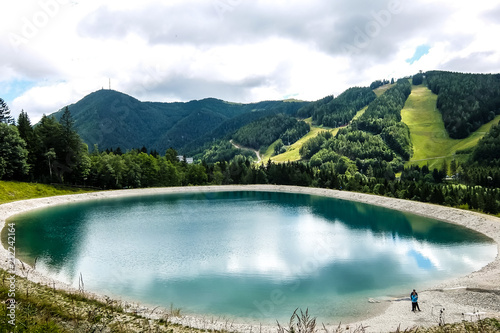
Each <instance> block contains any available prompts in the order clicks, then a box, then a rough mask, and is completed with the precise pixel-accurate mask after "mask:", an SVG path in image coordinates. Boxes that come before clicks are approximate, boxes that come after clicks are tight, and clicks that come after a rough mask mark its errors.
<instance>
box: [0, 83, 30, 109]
mask: <svg viewBox="0 0 500 333" xmlns="http://www.w3.org/2000/svg"><path fill="white" fill-rule="evenodd" d="M35 85H36V83H35V82H33V81H26V80H15V81H9V82H0V98H2V99H3V100H4V101H5V102H6V103H7V105H8V106H9V108H11V110H12V101H14V99H16V98H17V97H19V96H21V95H22V94H24V93H25V92H26V91H28V90H29V89H31V88H32V87H34V86H35ZM19 111H21V110H19Z"/></svg>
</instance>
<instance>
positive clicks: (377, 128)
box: [300, 80, 412, 179]
mask: <svg viewBox="0 0 500 333" xmlns="http://www.w3.org/2000/svg"><path fill="white" fill-rule="evenodd" d="M410 93H411V85H410V83H409V81H408V80H399V81H398V82H397V84H396V85H395V86H394V87H392V88H390V89H388V90H387V91H386V92H385V93H384V94H383V95H382V96H380V97H379V98H377V99H375V100H374V101H372V102H371V103H370V104H369V105H368V108H367V110H366V111H365V113H364V114H363V115H362V116H361V117H360V118H359V119H357V120H355V121H353V122H352V124H351V125H350V126H348V127H346V128H342V129H340V130H339V131H338V133H337V135H336V136H335V137H333V136H332V134H331V133H329V132H323V133H320V134H319V135H318V136H316V137H315V138H312V139H310V140H308V141H307V142H306V143H305V144H304V145H303V146H302V147H301V149H300V155H301V157H302V158H303V159H310V164H311V165H312V166H314V167H320V166H322V165H323V164H325V163H328V164H330V167H331V168H332V169H333V170H335V172H339V173H342V174H345V173H346V172H347V173H348V174H350V175H353V174H355V173H356V172H361V173H362V174H364V175H366V174H369V175H370V176H375V177H380V178H387V179H394V177H395V176H394V173H395V172H397V171H401V170H402V168H403V160H408V159H409V158H410V157H411V154H412V147H411V140H410V132H409V129H408V127H407V126H406V125H405V124H404V123H402V122H401V109H402V108H403V106H404V103H405V101H406V99H407V98H408V96H409V95H410Z"/></svg>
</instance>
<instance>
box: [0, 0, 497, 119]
mask: <svg viewBox="0 0 500 333" xmlns="http://www.w3.org/2000/svg"><path fill="white" fill-rule="evenodd" d="M0 6H1V7H2V8H0V10H2V12H4V13H8V15H4V19H3V20H2V21H1V22H0V47H1V49H2V53H1V54H0V87H2V88H3V89H5V91H0V94H5V95H8V92H7V91H10V92H12V91H14V90H15V89H10V86H13V85H14V84H15V82H20V81H21V82H30V85H29V86H28V85H27V86H26V89H25V90H20V91H19V95H18V96H15V97H11V96H10V95H8V96H9V98H11V100H7V102H8V103H9V105H10V107H11V109H12V112H13V114H14V115H16V114H18V113H19V112H20V111H21V109H24V110H26V111H27V112H28V114H29V115H30V117H31V118H32V120H34V121H36V120H37V119H39V117H40V116H41V114H42V113H51V112H54V111H56V110H58V109H59V108H61V107H63V106H64V105H66V104H70V103H74V102H76V101H78V100H79V99H81V98H83V97H84V96H85V95H86V94H88V93H90V92H92V91H95V90H97V89H100V88H101V87H107V85H108V78H111V84H112V88H113V89H116V90H120V91H123V92H125V93H128V94H131V95H133V96H134V97H137V98H139V99H141V100H153V101H174V100H179V101H187V100H190V99H201V98H205V97H216V98H221V99H225V100H229V101H234V102H254V101H259V100H264V99H282V98H286V97H287V96H294V97H296V98H302V99H306V100H315V99H319V98H322V97H324V96H325V95H329V94H332V93H333V94H335V95H337V94H339V93H341V92H342V91H343V90H345V89H347V88H348V87H350V86H353V85H369V84H370V82H371V81H373V80H376V79H381V78H391V77H394V78H398V77H401V76H405V75H411V74H414V73H415V72H417V71H418V70H431V69H446V70H456V71H470V72H500V61H499V60H500V45H498V43H496V42H495V41H496V36H498V35H499V34H500V20H499V19H498V15H496V13H499V12H500V6H498V4H497V1H495V0H485V1H481V2H475V3H470V2H468V1H463V0H461V1H456V0H455V1H452V0H440V1H429V0H417V1H412V2H407V1H400V0H390V1H389V0H371V1H368V0H353V1H342V2H339V1H336V2H330V1H324V0H311V1H308V2H304V1H298V0H293V1H292V0H289V1H281V0H280V1H278V0H275V1H263V0H262V1H260V0H259V1H250V0H231V1H229V0H210V1H197V0H189V1H180V0H179V1H177V0H176V1H172V0H170V1H159V0H147V1H141V2H137V1H131V0H121V1H118V0H106V1H97V0H88V1H82V2H77V1H70V0H26V1H21V2H19V1H18V2H8V3H7V4H2V5H0ZM384 15H385V16H384ZM12 41H14V42H12ZM13 44H14V45H15V46H16V47H13ZM424 44H425V45H430V46H431V48H430V51H429V53H428V54H426V55H424V56H423V57H422V58H421V59H419V60H418V61H415V63H413V64H412V65H410V64H408V63H406V61H405V60H406V59H408V58H410V57H412V55H413V54H414V53H415V49H416V47H418V46H419V45H424ZM346 46H347V48H349V46H354V47H355V48H354V52H346ZM348 51H349V49H348ZM351 51H353V50H351ZM15 91H17V90H15ZM0 97H2V95H0Z"/></svg>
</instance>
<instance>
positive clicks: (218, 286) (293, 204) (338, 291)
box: [2, 191, 496, 323]
mask: <svg viewBox="0 0 500 333" xmlns="http://www.w3.org/2000/svg"><path fill="white" fill-rule="evenodd" d="M9 222H15V223H16V247H17V253H18V257H20V258H21V259H24V260H28V261H32V262H33V261H34V258H38V260H37V269H38V270H41V271H44V272H46V273H47V274H48V275H50V276H52V277H55V278H57V279H60V280H62V281H65V282H67V283H70V284H72V285H74V286H75V287H78V281H79V276H80V274H81V275H82V277H83V280H84V283H85V289H86V290H90V291H94V292H98V293H101V294H105V295H109V296H112V297H116V298H121V299H126V300H135V301H139V302H142V303H144V304H148V305H152V306H163V307H167V308H169V307H170V305H171V304H173V306H174V307H177V308H181V310H182V311H181V312H182V313H192V314H204V315H213V316H224V317H226V318H239V319H240V320H254V321H258V322H263V323H275V320H276V319H278V320H280V321H287V319H288V318H289V317H290V315H291V314H292V312H293V311H294V310H295V309H296V308H302V309H304V310H305V309H306V308H309V311H310V313H311V314H312V315H313V316H317V317H318V320H319V321H322V322H325V323H338V322H339V321H343V322H345V321H346V320H350V319H353V318H362V317H366V316H369V315H371V314H373V313H375V312H376V311H378V310H379V307H380V306H381V304H383V303H381V304H373V303H370V302H368V300H369V299H370V298H373V299H384V298H385V297H388V296H389V297H391V296H396V297H397V296H407V295H409V292H410V291H411V289H413V288H416V289H417V291H419V290H422V289H424V288H426V287H429V286H431V285H433V284H435V283H436V282H438V281H441V280H444V279H447V278H452V277H457V276H462V275H466V274H468V273H470V272H472V271H475V270H477V269H480V268H481V267H483V266H485V265H486V264H487V263H489V262H490V261H492V260H493V259H494V258H495V256H496V245H495V244H494V243H492V242H491V241H490V240H489V239H488V238H486V237H484V236H483V235H481V234H479V233H477V232H473V231H471V230H468V229H465V228H462V227H458V226H456V225H452V224H448V223H444V222H438V221H435V220H431V219H428V218H423V217H419V216H415V215H411V214H406V213H401V212H397V211H392V210H388V209H384V208H380V207H375V206H371V205H366V204H361V203H355V202H349V201H344V200H337V199H331V198H326V197H319V196H311V195H304V194H290V193H269V192H251V191H249V192H216V193H188V194H171V195H170V194H169V195H155V196H141V197H134V198H122V199H106V200H99V201H90V202H84V203H78V204H71V205H65V206H59V207H55V208H50V209H43V210H37V211H32V212H30V213H27V214H23V215H20V216H17V217H15V218H13V219H11V220H9ZM2 239H3V241H4V242H5V239H4V237H2Z"/></svg>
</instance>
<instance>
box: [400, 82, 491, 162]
mask: <svg viewBox="0 0 500 333" xmlns="http://www.w3.org/2000/svg"><path fill="white" fill-rule="evenodd" d="M436 101H437V95H435V94H433V93H432V92H431V91H430V90H429V89H428V88H427V87H426V86H424V85H420V86H413V87H412V91H411V95H410V96H409V97H408V99H407V101H406V104H405V107H404V108H403V110H401V117H402V121H403V122H404V123H406V125H408V127H409V128H410V136H411V141H412V144H413V157H412V158H411V160H410V162H409V164H410V165H420V166H423V165H426V164H428V165H429V168H431V169H432V168H440V167H441V165H442V163H443V160H446V161H447V162H448V163H449V162H450V161H451V160H452V159H457V160H460V159H464V158H466V157H467V155H455V153H456V152H457V151H458V150H464V149H469V148H472V147H474V146H476V145H477V143H478V142H479V140H480V139H481V138H482V137H483V136H484V135H485V134H486V133H487V132H488V131H489V130H490V128H491V127H492V126H493V125H495V124H497V123H498V122H499V121H500V116H497V117H495V119H494V120H492V121H490V122H489V123H487V124H485V125H483V126H481V127H480V128H479V129H478V130H477V131H475V132H474V133H472V134H471V135H470V136H468V137H467V138H465V139H460V140H457V139H452V138H450V136H449V135H448V133H447V132H446V129H445V127H444V122H443V118H442V116H441V113H440V112H439V110H438V109H437V108H436Z"/></svg>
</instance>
